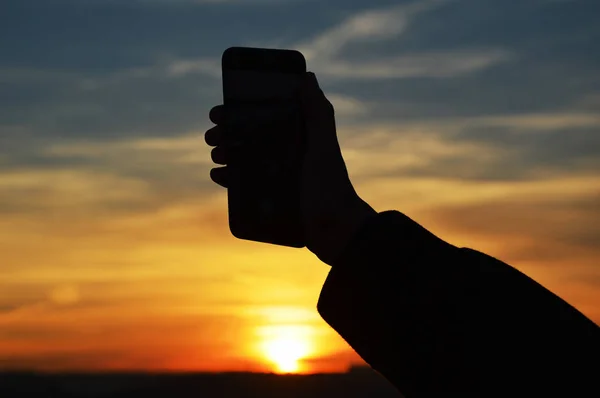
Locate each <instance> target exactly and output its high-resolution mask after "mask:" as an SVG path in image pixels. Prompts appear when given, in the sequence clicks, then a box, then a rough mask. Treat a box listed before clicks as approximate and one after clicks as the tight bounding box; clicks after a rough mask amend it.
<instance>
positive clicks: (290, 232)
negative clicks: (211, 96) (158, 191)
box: [223, 69, 304, 247]
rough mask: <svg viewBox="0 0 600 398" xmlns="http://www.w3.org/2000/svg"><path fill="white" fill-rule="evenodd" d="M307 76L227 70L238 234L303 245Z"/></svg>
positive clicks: (232, 200) (232, 207)
mask: <svg viewBox="0 0 600 398" xmlns="http://www.w3.org/2000/svg"><path fill="white" fill-rule="evenodd" d="M301 76H302V75H301V74H299V73H291V72H277V71H263V70H244V69H224V71H223V92H224V102H225V107H226V113H227V125H226V139H227V141H228V145H229V146H230V147H231V148H232V149H231V153H232V156H231V158H232V160H231V162H230V163H229V164H228V168H229V178H230V182H229V188H228V198H229V218H230V228H231V230H232V232H233V234H234V235H235V236H238V237H240V238H243V239H250V240H255V241H263V242H269V243H275V244H282V245H286V246H296V247H302V246H304V244H303V243H302V242H301V241H302V230H301V224H300V171H301V170H300V168H301V161H302V156H303V151H304V142H303V136H304V135H303V124H302V117H301V112H300V106H299V102H298V97H297V90H298V87H299V83H300V78H301Z"/></svg>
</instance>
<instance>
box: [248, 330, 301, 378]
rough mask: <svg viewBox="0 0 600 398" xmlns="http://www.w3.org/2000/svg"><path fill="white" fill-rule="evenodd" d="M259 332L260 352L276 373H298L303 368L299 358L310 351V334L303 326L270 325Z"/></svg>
mask: <svg viewBox="0 0 600 398" xmlns="http://www.w3.org/2000/svg"><path fill="white" fill-rule="evenodd" d="M261 334H262V335H263V340H262V344H261V347H260V350H261V353H262V355H263V356H264V357H265V359H266V360H267V361H269V362H270V363H271V364H272V365H273V366H274V367H275V369H274V370H275V371H276V372H277V373H299V372H301V371H302V370H303V369H302V366H301V360H302V359H304V358H306V357H308V356H309V355H310V354H311V351H312V347H311V341H310V336H309V334H308V333H307V332H306V328H305V327H302V326H296V325H277V326H270V327H267V328H265V329H263V333H261Z"/></svg>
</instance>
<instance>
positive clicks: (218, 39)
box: [0, 0, 600, 372]
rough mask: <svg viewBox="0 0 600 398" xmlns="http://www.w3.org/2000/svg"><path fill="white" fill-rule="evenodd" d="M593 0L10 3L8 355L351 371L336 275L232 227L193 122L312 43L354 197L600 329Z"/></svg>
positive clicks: (199, 123) (599, 140)
mask: <svg viewBox="0 0 600 398" xmlns="http://www.w3.org/2000/svg"><path fill="white" fill-rule="evenodd" d="M599 14H600V2H598V1H597V0H587V1H586V0H571V1H568V0H522V1H518V2H517V1H506V0H419V1H382V0H370V1H358V0H328V1H320V0H319V1H317V0H304V1H303V0H238V1H235V0H231V1H227V0H221V1H219V0H212V1H209V0H206V1H202V0H196V1H193V0H118V1H117V0H54V1H47V0H4V1H2V3H1V4H0V48H1V49H2V50H1V51H0V369H35V370H46V371H60V370H85V371H97V370H102V371H104V370H150V371H159V370H160V371H179V370H186V371H188V370H194V371H195V370H198V371H231V370H234V371H238V370H250V371H283V372H286V371H294V372H296V371H299V372H329V371H343V370H345V369H346V368H347V367H348V366H351V365H352V364H360V363H361V361H360V358H358V356H357V355H356V354H354V353H353V352H352V350H351V349H350V348H349V347H348V345H347V344H346V343H345V342H344V341H343V340H342V339H341V338H340V337H338V336H337V335H336V334H335V332H333V331H332V330H331V329H330V328H329V327H328V326H327V325H326V324H325V322H324V321H323V320H322V319H321V318H320V317H319V315H318V313H317V311H316V302H317V299H318V295H319V292H320V289H321V286H322V283H323V281H324V279H325V277H326V275H327V273H328V271H329V267H328V266H327V265H325V264H323V263H320V262H319V261H318V260H317V259H316V258H315V257H314V256H313V255H312V254H311V253H309V252H308V251H306V250H305V249H304V250H303V249H288V248H281V247H276V246H271V245H262V244H259V243H253V242H246V241H241V240H237V239H235V238H234V237H232V236H231V234H230V232H229V230H228V224H227V207H226V192H225V191H224V190H223V189H222V188H220V187H218V186H215V185H214V184H212V183H211V181H210V179H209V178H208V172H209V170H210V168H211V167H212V165H211V163H210V148H209V147H207V146H206V145H205V144H204V141H203V134H204V132H205V131H206V130H207V129H208V128H210V127H211V123H210V121H209V120H208V111H209V109H210V108H211V107H212V106H214V105H217V104H219V103H220V102H221V99H222V94H221V72H220V56H221V54H222V52H223V50H224V49H226V48H227V47H230V46H234V45H242V46H258V47H275V48H293V49H299V50H301V51H302V52H303V53H304V54H305V56H306V58H307V64H308V68H309V69H310V70H312V71H314V72H315V73H316V74H317V76H318V79H319V81H320V83H321V85H322V87H323V89H324V91H325V93H326V95H327V96H328V97H329V98H330V100H331V101H332V103H333V104H334V106H335V109H336V116H337V123H338V135H339V139H340V144H341V147H342V151H343V154H344V157H345V159H346V162H347V165H348V169H349V173H350V176H351V178H352V181H353V182H354V184H355V186H356V189H357V191H358V193H359V194H360V195H361V196H362V197H363V198H364V199H365V200H366V201H367V202H369V203H370V204H371V205H372V206H373V207H374V208H375V209H376V210H378V211H383V210H391V209H395V210H399V211H402V212H404V213H405V214H407V215H409V216H410V217H411V218H413V219H415V220H416V221H418V222H419V223H421V224H422V225H424V226H425V227H426V228H428V229H430V230H431V231H432V232H434V233H435V234H437V235H438V236H440V237H442V238H443V239H445V240H447V241H449V242H450V243H452V244H455V245H457V246H463V247H470V248H474V249H477V250H481V251H483V252H485V253H488V254H490V255H493V256H495V257H498V258H500V259H501V260H504V261H506V262H508V263H509V264H511V265H512V266H514V267H516V268H518V269H519V270H521V271H522V272H524V273H525V274H527V275H529V276H531V277H532V278H534V279H535V280H537V281H538V282H540V283H542V284H543V285H544V286H546V287H548V288H549V289H551V290H552V291H554V292H555V293H557V294H558V295H560V296H561V297H563V298H564V299H566V300H567V301H569V302H570V303H571V304H573V305H574V306H575V307H576V308H578V309H579V310H580V311H582V312H583V313H584V314H586V315H587V316H589V317H590V318H591V319H593V320H594V321H595V322H597V323H598V322H600V263H599V261H600V173H599V171H600V52H598V49H597V43H598V42H599V41H600V25H599V24H598V23H597V16H598V15H599Z"/></svg>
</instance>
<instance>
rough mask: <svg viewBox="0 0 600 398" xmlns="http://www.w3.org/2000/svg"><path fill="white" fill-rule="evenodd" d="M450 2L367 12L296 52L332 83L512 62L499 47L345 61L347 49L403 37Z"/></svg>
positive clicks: (443, 73)
mask: <svg viewBox="0 0 600 398" xmlns="http://www.w3.org/2000/svg"><path fill="white" fill-rule="evenodd" d="M448 3H451V1H446V0H431V1H429V0H428V1H418V2H411V3H408V4H401V5H394V6H392V7H386V8H382V9H373V10H368V11H361V12H359V13H357V14H355V15H353V16H351V17H349V18H348V19H346V20H344V21H343V22H341V23H340V24H339V25H337V26H336V27H334V28H331V29H329V30H326V31H325V32H323V33H321V34H320V35H318V36H316V37H315V38H313V39H312V40H310V41H308V42H305V43H299V44H296V45H294V47H295V48H298V49H299V50H300V51H301V52H302V53H303V54H304V55H305V57H306V59H307V62H308V64H309V65H310V68H311V69H312V70H315V71H316V72H317V73H318V74H319V75H323V76H325V77H327V78H329V79H391V78H411V77H432V78H447V77H452V76H457V75H461V74H464V73H469V72H472V71H477V70H480V69H483V68H487V67H489V66H491V65H495V64H497V63H499V62H503V61H507V60H509V59H511V54H510V53H509V52H508V51H506V50H503V49H493V48H492V49H453V50H437V51H427V52H408V53H405V54H403V55H392V56H390V55H385V54H373V55H370V56H367V57H360V58H357V59H347V58H346V57H345V56H344V50H346V49H347V48H348V47H351V46H352V45H357V44H364V43H369V42H377V41H379V42H380V41H382V40H386V39H387V40H389V39H392V38H397V37H399V36H401V35H402V34H403V33H404V32H405V31H406V30H407V29H409V28H410V27H411V26H412V25H413V24H414V22H415V19H416V18H418V17H419V15H420V14H423V13H427V12H430V11H434V10H436V9H438V8H440V7H442V6H444V5H446V4H448Z"/></svg>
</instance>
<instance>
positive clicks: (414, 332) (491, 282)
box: [319, 212, 598, 398]
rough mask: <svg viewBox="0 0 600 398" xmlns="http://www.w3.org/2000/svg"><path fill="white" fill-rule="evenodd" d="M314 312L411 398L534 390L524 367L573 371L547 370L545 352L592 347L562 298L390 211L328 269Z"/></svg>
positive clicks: (566, 354) (585, 323)
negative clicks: (522, 386) (523, 386)
mask: <svg viewBox="0 0 600 398" xmlns="http://www.w3.org/2000/svg"><path fill="white" fill-rule="evenodd" d="M319 311H320V313H321V315H322V316H323V318H324V319H325V320H326V321H327V322H328V323H329V324H330V325H331V326H332V327H333V328H334V329H336V330H337V331H338V333H340V335H341V336H342V337H344V338H345V339H346V340H347V341H348V343H349V344H350V345H351V346H352V347H353V348H354V349H355V350H356V351H357V352H358V353H359V354H360V355H361V356H362V357H363V358H364V359H365V360H366V361H367V362H368V363H369V364H370V365H371V366H373V367H374V368H375V369H376V370H378V371H379V372H381V373H382V374H383V375H384V376H385V377H387V378H388V379H389V380H390V381H392V382H393V383H394V384H395V385H396V386H397V387H398V388H399V390H400V391H401V392H402V393H403V394H405V395H406V396H407V397H409V398H410V397H419V396H429V395H430V394H435V393H452V392H456V393H459V392H460V393H462V394H470V393H472V394H474V395H477V394H478V393H481V392H482V391H485V389H486V387H487V386H489V385H493V384H495V383H496V382H498V381H499V380H502V382H503V388H508V389H510V385H511V383H513V384H514V385H515V386H516V385H517V384H519V383H523V382H527V381H529V382H530V384H533V383H534V381H535V377H531V370H530V369H529V367H530V366H534V367H537V368H538V369H540V370H541V368H544V369H546V368H548V369H549V370H551V371H553V372H555V373H556V371H557V370H558V369H559V368H560V367H561V366H562V367H565V366H577V365H573V364H571V365H567V364H560V363H559V364H554V363H553V365H552V366H551V367H549V366H548V363H547V360H548V358H549V357H551V356H552V355H550V353H552V352H554V353H558V354H560V356H561V357H562V358H565V359H569V358H576V357H577V356H581V355H583V356H587V357H589V356H590V355H589V354H590V353H589V352H579V351H582V350H584V349H583V347H584V346H585V344H586V342H587V344H588V348H590V349H593V348H594V347H597V345H596V346H594V344H595V343H594V341H596V342H597V338H598V332H597V327H596V326H595V325H594V324H593V323H591V322H590V321H589V320H587V318H585V317H584V316H583V315H581V314H580V313H579V312H578V311H576V310H575V309H573V308H572V307H571V306H569V305H568V304H566V303H564V302H563V301H562V300H561V299H559V298H558V297H556V296H554V295H553V294H552V293H550V292H548V291H547V290H546V289H544V288H543V287H541V286H540V285H538V284H537V283H535V282H534V281H532V280H531V279H529V278H528V277H526V276H525V275H523V274H521V273H520V272H518V271H517V270H515V269H513V268H511V267H509V266H508V265H506V264H504V263H502V262H500V261H498V260H495V259H492V258H490V257H488V256H485V255H483V254H481V253H477V252H474V251H470V250H465V249H458V248H456V247H454V246H452V245H450V244H448V243H445V242H443V241H442V240H440V239H438V238H437V237H435V236H433V235H432V234H431V233H429V232H428V231H426V230H425V229H424V228H422V227H421V226H419V225H418V224H416V223H415V222H413V221H412V220H410V219H409V218H408V217H406V216H404V215H402V214H400V213H396V212H388V213H386V214H380V215H378V216H376V217H375V218H373V219H372V220H370V221H369V222H368V223H367V225H365V227H364V229H363V230H362V231H361V232H360V233H359V235H357V237H356V239H355V240H354V241H353V243H352V245H350V248H349V250H348V251H347V252H346V254H345V256H343V257H342V258H340V260H339V262H337V263H336V264H334V265H333V267H332V270H331V272H330V275H329V277H328V278H327V281H326V283H325V286H324V287H323V291H322V293H321V297H320V300H319ZM532 311H534V313H533V314H532V313H531V312H532ZM549 329H550V330H549ZM540 335H541V336H540ZM575 335H582V336H581V339H582V340H577V341H574V340H573V337H574V336H575ZM545 337H547V338H551V339H552V340H554V341H552V343H551V344H552V345H553V346H552V347H550V346H549V345H548V344H544V343H543V342H542V341H541V340H540V339H544V338H545ZM582 342H583V343H582ZM590 344H591V345H592V346H589V345H590ZM596 349H597V348H596ZM592 352H593V351H592ZM506 361H508V362H507V363H501V362H506ZM552 362H554V361H552ZM523 372H526V374H525V373H523ZM572 373H573V372H570V373H569V375H571V374H572ZM580 373H581V372H580ZM584 373H585V372H584ZM581 376H582V377H583V376H584V375H583V374H582V375H581ZM569 377H572V376H569ZM573 377H574V376H573ZM467 396H468V395H467Z"/></svg>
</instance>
